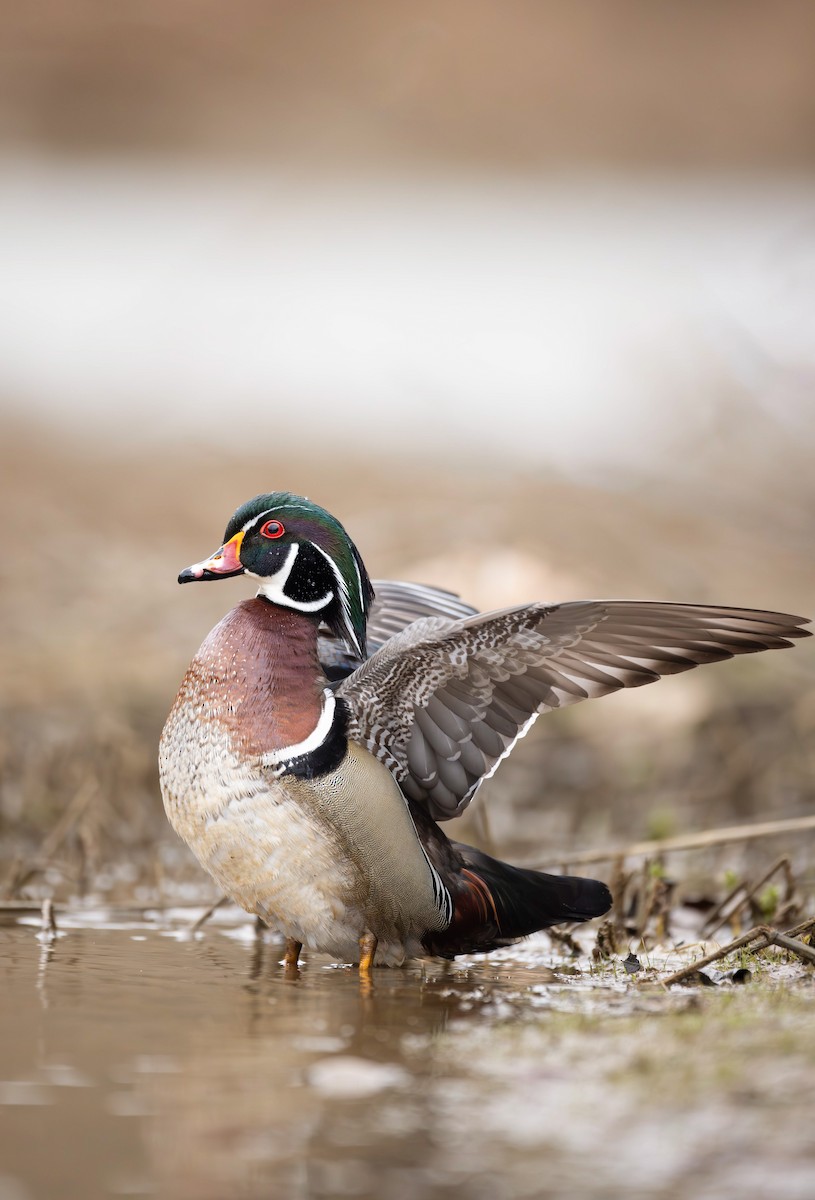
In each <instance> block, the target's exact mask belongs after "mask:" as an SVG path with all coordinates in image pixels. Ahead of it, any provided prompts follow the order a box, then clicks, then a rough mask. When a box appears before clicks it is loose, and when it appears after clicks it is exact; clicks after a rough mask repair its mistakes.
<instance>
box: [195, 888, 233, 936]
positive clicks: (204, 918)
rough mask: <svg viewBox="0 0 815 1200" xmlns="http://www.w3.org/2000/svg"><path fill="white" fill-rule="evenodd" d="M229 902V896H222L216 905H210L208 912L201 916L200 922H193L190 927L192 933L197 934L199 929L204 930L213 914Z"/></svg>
mask: <svg viewBox="0 0 815 1200" xmlns="http://www.w3.org/2000/svg"><path fill="white" fill-rule="evenodd" d="M227 900H228V897H227V896H221V898H220V900H216V901H215V903H214V904H210V906H209V908H208V909H207V910H206V912H202V913H201V916H200V917H199V918H198V920H197V921H193V923H192V925H190V933H197V932H198V930H199V929H202V928H203V926H204V925H206V923H207V921H208V920H209V919H210V917H211V916H212V914H213V913H214V912H216V911H217V909H219V908H221V907H222V906H223V905H224V904H226V902H227Z"/></svg>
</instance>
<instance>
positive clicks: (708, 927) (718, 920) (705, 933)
mask: <svg viewBox="0 0 815 1200" xmlns="http://www.w3.org/2000/svg"><path fill="white" fill-rule="evenodd" d="M790 865H791V864H790V860H789V856H788V855H786V854H784V855H782V856H781V858H777V859H776V860H775V862H774V863H773V865H772V866H771V867H770V869H769V871H765V872H764V874H763V875H762V876H761V878H760V879H757V880H756V882H755V883H754V884H752V885H751V886H750V887H749V888H748V887H747V884H745V883H738V884H737V885H736V886H735V887H734V888H733V890H732V891H731V892H729V893H728V895H727V896H725V898H724V900H722V902H721V904H717V905H716V908H715V909H714V910H713V912H712V913H711V914H710V916H709V917H708V919H707V920H706V921H705V923H704V925H703V926H702V933H701V936H700V940H703V939H707V938H709V937H711V936H712V935H713V934H714V933H716V931H717V930H718V929H720V928H721V927H722V925H724V923H725V921H732V920H733V918H734V917H735V916H736V914H737V913H739V912H741V910H742V909H743V908H744V906H745V904H747V903H748V902H749V901H750V900H751V899H752V898H753V896H755V894H756V893H757V892H758V890H759V888H762V887H764V884H765V883H769V881H770V880H771V879H772V877H773V875H775V873H776V871H780V870H781V869H782V867H783V868H787V869H789V867H790ZM787 879H788V882H789V874H788V875H787ZM788 890H789V889H788ZM742 891H743V892H744V895H743V896H742V897H741V899H740V900H739V902H738V904H735V905H734V906H733V908H731V909H729V910H728V907H727V906H728V905H729V904H730V903H731V901H732V900H734V899H735V898H736V896H738V894H739V892H742Z"/></svg>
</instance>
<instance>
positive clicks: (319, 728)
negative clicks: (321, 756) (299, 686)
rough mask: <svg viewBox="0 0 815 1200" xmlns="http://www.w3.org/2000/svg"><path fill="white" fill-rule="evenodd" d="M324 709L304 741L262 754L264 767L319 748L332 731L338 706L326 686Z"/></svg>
mask: <svg viewBox="0 0 815 1200" xmlns="http://www.w3.org/2000/svg"><path fill="white" fill-rule="evenodd" d="M323 696H324V697H325V699H324V700H323V711H322V712H321V713H320V719H319V721H318V722H317V724H316V725H315V726H314V728H313V729H312V731H311V733H310V734H309V735H308V737H307V738H305V739H304V740H303V741H302V742H297V743H296V744H295V745H294V746H284V747H283V748H282V750H270V751H269V753H268V754H264V755H262V756H261V760H260V761H261V763H262V765H263V766H264V767H276V766H279V765H280V764H281V763H287V762H291V760H292V759H294V758H300V756H301V755H303V754H311V752H312V751H313V750H319V748H320V746H322V744H323V742H324V741H325V739H326V738H327V737H328V735H329V733H330V732H331V726H332V724H333V722H334V710H335V708H336V707H337V701H336V700H335V699H334V693H333V692H332V691H331V690H330V688H325V689H324V691H323Z"/></svg>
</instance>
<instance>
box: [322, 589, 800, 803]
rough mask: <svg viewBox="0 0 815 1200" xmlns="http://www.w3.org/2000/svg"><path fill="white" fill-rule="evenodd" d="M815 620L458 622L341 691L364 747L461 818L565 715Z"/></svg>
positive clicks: (639, 604) (553, 613) (646, 608)
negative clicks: (535, 732) (520, 747)
mask: <svg viewBox="0 0 815 1200" xmlns="http://www.w3.org/2000/svg"><path fill="white" fill-rule="evenodd" d="M806 623H807V622H806V620H805V619H804V618H802V617H795V616H791V615H788V614H786V613H774V612H765V611H762V610H753V609H745V608H717V607H714V606H711V605H695V604H669V603H650V602H648V601H634V600H632V601H628V600H586V601H574V602H571V603H568V604H560V605H545V604H532V605H527V606H524V607H519V608H511V609H504V610H501V611H498V612H492V613H478V614H473V615H469V616H467V617H465V618H463V619H458V620H454V619H451V618H448V617H444V616H434V617H423V618H421V619H420V620H418V621H414V622H413V623H412V624H411V625H410V626H408V628H406V629H403V630H402V631H401V632H400V633H397V634H396V635H395V636H393V637H391V638H389V639H388V640H387V641H386V642H385V643H384V644H383V645H382V647H381V648H380V649H379V650H378V651H377V652H376V653H375V654H373V655H372V656H371V658H369V659H368V660H367V661H366V662H365V663H363V664H362V665H361V666H360V667H359V668H358V669H357V670H356V671H355V672H354V673H353V675H350V676H349V677H348V678H347V679H345V680H343V681H342V682H341V683H340V685H339V687H338V689H337V690H338V694H339V695H341V696H342V697H343V698H344V699H345V700H346V702H347V704H348V707H349V710H350V729H349V732H350V733H351V736H352V737H355V738H357V739H358V740H359V741H361V742H362V743H363V744H364V745H366V746H367V747H368V749H369V750H370V751H371V752H372V753H373V754H375V755H376V756H377V757H378V758H380V759H381V760H382V761H384V762H386V763H387V765H388V766H389V767H390V769H391V770H392V771H393V773H394V775H395V776H396V778H397V779H398V780H399V781H400V783H401V784H402V786H403V788H404V790H405V791H406V792H407V793H408V794H409V795H410V796H412V797H413V798H414V799H416V800H421V801H423V802H424V803H425V804H426V805H427V807H428V809H429V811H430V812H431V814H432V815H433V816H434V817H435V818H436V819H437V820H446V819H449V818H450V817H454V816H457V815H458V813H460V812H461V811H462V809H463V808H465V807H466V805H467V804H468V803H469V801H470V800H471V799H472V797H473V795H474V793H475V791H476V790H477V788H478V786H479V785H480V783H481V782H482V781H483V780H484V779H486V778H488V777H489V776H490V775H491V774H492V773H493V772H494V771H495V769H496V767H497V766H498V764H499V763H500V762H501V760H502V759H503V758H505V757H506V755H507V754H508V753H509V751H510V750H511V749H512V747H513V746H514V745H515V743H516V742H517V740H518V739H519V738H520V737H522V736H523V735H524V733H526V731H527V729H528V728H529V727H530V725H531V724H532V722H533V721H534V720H535V718H536V717H537V716H538V715H539V714H540V713H543V712H548V711H550V710H551V709H553V708H564V707H566V706H567V705H570V704H577V703H579V702H580V701H581V700H586V699H590V698H594V697H599V696H605V695H608V694H609V693H610V692H615V691H618V690H619V689H620V688H626V687H641V686H643V685H644V684H647V683H653V682H654V681H655V680H657V679H659V678H661V677H662V676H663V675H671V674H676V673H678V672H681V671H687V670H690V669H691V668H692V667H695V666H697V665H699V664H700V663H705V662H716V661H718V660H720V659H726V658H731V657H733V655H736V654H749V653H755V652H757V651H759V650H768V649H779V648H782V647H785V646H789V645H791V644H792V643H791V641H790V639H793V638H800V637H808V636H810V635H809V632H808V631H807V630H805V629H802V628H801V626H802V625H803V624H806Z"/></svg>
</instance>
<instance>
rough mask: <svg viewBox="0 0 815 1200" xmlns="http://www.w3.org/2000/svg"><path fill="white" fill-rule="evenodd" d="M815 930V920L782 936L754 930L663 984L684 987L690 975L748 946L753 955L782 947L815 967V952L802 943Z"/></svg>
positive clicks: (767, 928) (768, 929) (758, 928)
mask: <svg viewBox="0 0 815 1200" xmlns="http://www.w3.org/2000/svg"><path fill="white" fill-rule="evenodd" d="M813 928H815V917H809V918H808V919H807V920H806V921H802V922H801V924H800V925H796V926H795V928H794V929H788V930H787V932H786V933H780V932H779V930H777V929H773V928H772V926H770V925H754V926H753V928H752V929H748V930H747V932H746V933H743V934H742V935H741V937H737V938H735V939H734V940H733V941H732V942H728V943H727V945H726V946H721V947H720V948H719V949H718V950H714V951H712V953H710V954H706V955H705V957H704V958H698V959H697V960H696V962H692V963H689V965H688V966H687V967H683V968H682V969H681V970H680V971H674V973H673V975H668V976H666V977H665V979H662V980H660V983H662V984H663V986H665V987H669V986H670V985H671V984H672V983H680V982H681V981H682V980H683V979H687V977H688V976H689V975H694V974H695V973H696V972H697V971H701V970H702V969H703V968H704V967H709V966H710V964H711V963H714V962H717V961H718V960H719V959H720V958H725V957H726V956H727V955H728V954H732V953H733V951H734V950H741V949H742V948H743V947H744V946H749V947H750V949H751V950H752V951H753V952H756V951H758V950H766V949H767V947H768V946H772V945H777V946H781V947H782V949H784V950H790V951H792V953H793V954H797V955H798V957H799V958H800V959H801V960H802V961H803V962H812V963H813V964H815V951H813V950H812V949H811V948H810V947H809V946H807V945H806V944H805V943H804V942H802V941H800V940H799V939H800V936H801V935H802V934H804V933H809V932H810V931H811V930H812V929H813Z"/></svg>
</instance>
